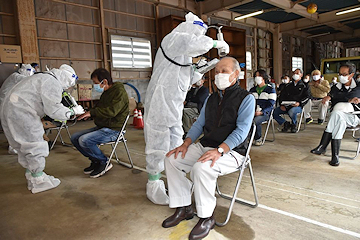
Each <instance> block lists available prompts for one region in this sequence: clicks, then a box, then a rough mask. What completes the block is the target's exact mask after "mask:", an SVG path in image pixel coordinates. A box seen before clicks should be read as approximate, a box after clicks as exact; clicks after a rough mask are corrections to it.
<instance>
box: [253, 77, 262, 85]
mask: <svg viewBox="0 0 360 240" xmlns="http://www.w3.org/2000/svg"><path fill="white" fill-rule="evenodd" d="M262 81H263V79H262V77H255V83H256V84H257V85H260V84H261V83H262Z"/></svg>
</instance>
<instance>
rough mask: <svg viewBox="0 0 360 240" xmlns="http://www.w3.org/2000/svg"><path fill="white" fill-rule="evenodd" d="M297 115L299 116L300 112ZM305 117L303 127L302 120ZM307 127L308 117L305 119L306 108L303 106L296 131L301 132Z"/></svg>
mask: <svg viewBox="0 0 360 240" xmlns="http://www.w3.org/2000/svg"><path fill="white" fill-rule="evenodd" d="M297 116H299V114H297ZM303 119H304V129H301V122H302V120H303ZM305 129H306V119H305V110H304V108H302V110H301V113H300V120H299V121H298V127H297V130H296V132H299V131H300V130H305Z"/></svg>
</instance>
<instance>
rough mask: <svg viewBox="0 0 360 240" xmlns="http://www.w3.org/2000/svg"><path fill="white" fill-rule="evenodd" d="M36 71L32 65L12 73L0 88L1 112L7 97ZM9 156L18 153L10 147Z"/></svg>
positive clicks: (26, 65) (24, 65) (22, 66)
mask: <svg viewBox="0 0 360 240" xmlns="http://www.w3.org/2000/svg"><path fill="white" fill-rule="evenodd" d="M34 73H35V69H34V68H33V67H32V66H31V65H30V64H22V65H21V67H20V68H19V70H18V71H16V72H14V73H12V74H11V75H10V76H9V77H8V78H7V79H6V80H5V81H4V82H3V84H2V85H1V88H0V112H1V111H2V110H1V106H2V103H3V101H4V98H5V95H6V94H7V93H8V92H10V90H11V89H12V88H13V87H14V86H15V85H16V84H18V83H19V82H20V81H22V80H23V79H24V78H26V77H30V76H32V75H34ZM8 152H9V154H17V151H16V150H15V149H14V148H13V147H11V145H9V151H8Z"/></svg>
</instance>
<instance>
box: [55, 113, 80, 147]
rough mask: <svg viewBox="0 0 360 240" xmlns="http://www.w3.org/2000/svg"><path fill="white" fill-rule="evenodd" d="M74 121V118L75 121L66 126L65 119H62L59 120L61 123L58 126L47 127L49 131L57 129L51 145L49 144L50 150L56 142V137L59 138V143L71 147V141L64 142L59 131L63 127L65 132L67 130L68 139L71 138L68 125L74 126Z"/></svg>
mask: <svg viewBox="0 0 360 240" xmlns="http://www.w3.org/2000/svg"><path fill="white" fill-rule="evenodd" d="M75 123H76V120H75V122H74V123H73V124H71V125H70V126H68V125H67V121H64V122H61V125H60V126H59V127H54V128H49V130H50V131H51V130H56V131H57V133H56V136H55V138H54V140H53V142H52V144H51V146H50V150H52V149H53V148H54V146H55V143H56V141H57V140H58V138H60V140H61V144H62V145H63V146H67V147H72V144H71V143H66V142H65V141H64V139H63V137H62V136H61V131H62V130H63V129H65V130H66V132H67V134H68V136H69V139H71V134H70V132H69V127H71V126H74V125H75Z"/></svg>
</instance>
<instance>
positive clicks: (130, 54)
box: [110, 35, 152, 68]
mask: <svg viewBox="0 0 360 240" xmlns="http://www.w3.org/2000/svg"><path fill="white" fill-rule="evenodd" d="M110 41H111V42H110V45H111V60H112V67H113V68H151V67H152V62H151V61H152V59H151V43H150V41H149V40H147V39H142V38H133V37H125V36H119V35H111V36H110Z"/></svg>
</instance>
